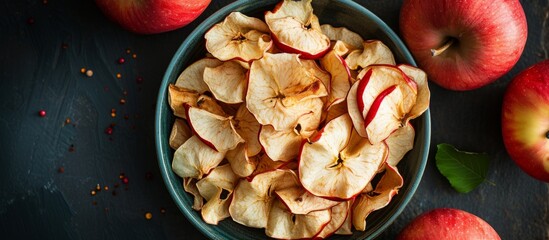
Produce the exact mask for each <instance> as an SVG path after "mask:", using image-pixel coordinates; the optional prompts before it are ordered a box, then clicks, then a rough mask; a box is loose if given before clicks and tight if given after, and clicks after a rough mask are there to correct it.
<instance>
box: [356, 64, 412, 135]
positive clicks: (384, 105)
mask: <svg viewBox="0 0 549 240" xmlns="http://www.w3.org/2000/svg"><path fill="white" fill-rule="evenodd" d="M359 77H360V78H361V80H360V81H357V82H355V83H354V84H353V86H352V87H351V89H350V90H349V94H348V95H347V108H348V111H349V115H350V116H351V119H352V121H353V125H354V127H355V129H356V130H357V132H358V133H359V134H360V135H361V136H362V137H367V138H368V139H369V140H370V142H371V143H378V142H381V141H383V140H384V139H386V138H387V137H388V136H389V135H390V134H391V133H392V132H393V131H395V130H396V129H398V128H399V127H402V126H404V125H405V124H406V121H407V117H408V113H409V112H410V110H411V109H412V108H413V106H414V105H415V103H416V97H417V85H416V84H415V82H414V81H413V80H411V79H410V78H408V77H407V76H406V75H405V74H404V73H403V72H402V71H401V70H400V69H398V68H396V67H394V66H389V65H372V66H370V67H368V68H365V69H363V70H362V71H361V73H360V74H359Z"/></svg>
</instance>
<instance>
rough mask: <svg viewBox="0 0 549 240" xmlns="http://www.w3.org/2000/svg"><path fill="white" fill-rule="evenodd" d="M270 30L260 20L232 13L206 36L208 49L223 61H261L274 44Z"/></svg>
mask: <svg viewBox="0 0 549 240" xmlns="http://www.w3.org/2000/svg"><path fill="white" fill-rule="evenodd" d="M268 33H269V28H268V27H267V25H266V24H265V23H264V22H263V21H261V20H260V19H258V18H253V17H248V16H246V15H244V14H242V13H240V12H232V13H231V14H229V16H227V17H226V18H225V20H224V21H223V22H221V23H218V24H216V25H214V26H213V27H212V28H211V29H210V30H209V31H208V32H206V34H205V35H204V38H206V49H207V50H208V52H210V53H211V54H212V55H213V56H214V57H216V58H217V59H219V60H221V61H228V60H233V59H235V60H240V61H243V62H250V61H252V60H256V59H260V58H261V57H262V56H263V53H265V52H266V51H267V50H268V49H269V48H270V47H271V44H272V41H271V39H270V37H269V35H268Z"/></svg>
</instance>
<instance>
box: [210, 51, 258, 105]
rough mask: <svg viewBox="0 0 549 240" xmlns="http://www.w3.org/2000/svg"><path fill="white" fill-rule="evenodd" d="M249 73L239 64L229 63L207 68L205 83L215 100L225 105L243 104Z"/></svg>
mask: <svg viewBox="0 0 549 240" xmlns="http://www.w3.org/2000/svg"><path fill="white" fill-rule="evenodd" d="M247 72H248V70H246V69H245V68H243V67H242V66H241V65H240V64H239V63H238V62H236V61H228V62H224V63H223V64H221V65H219V66H217V67H214V68H209V67H206V69H204V82H205V83H206V84H207V86H208V88H209V89H210V91H211V92H212V94H213V95H214V97H215V99H217V100H219V101H222V102H225V103H241V102H244V96H245V93H246V87H247V84H248V81H247V76H246V74H247Z"/></svg>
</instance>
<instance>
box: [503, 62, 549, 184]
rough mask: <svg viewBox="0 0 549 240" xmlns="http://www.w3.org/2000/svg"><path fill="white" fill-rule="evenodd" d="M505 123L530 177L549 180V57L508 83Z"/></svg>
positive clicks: (514, 154) (510, 145) (513, 152)
mask: <svg viewBox="0 0 549 240" xmlns="http://www.w3.org/2000/svg"><path fill="white" fill-rule="evenodd" d="M501 125H502V126H501V127H502V134H503V143H505V148H506V149H507V152H508V153H509V155H510V156H511V158H512V159H513V160H514V161H515V162H516V163H517V165H519V167H520V168H522V170H524V171H525V172H526V173H528V174H529V175H530V176H532V177H534V178H537V179H539V180H541V181H545V182H549V59H548V60H544V61H542V62H539V63H537V64H535V65H533V66H531V67H530V68H527V69H525V70H524V71H522V72H521V73H519V74H518V75H517V76H516V77H515V78H514V79H513V80H512V81H511V83H510V84H509V85H508V86H507V90H506V92H505V96H504V97H503V109H502V121H501Z"/></svg>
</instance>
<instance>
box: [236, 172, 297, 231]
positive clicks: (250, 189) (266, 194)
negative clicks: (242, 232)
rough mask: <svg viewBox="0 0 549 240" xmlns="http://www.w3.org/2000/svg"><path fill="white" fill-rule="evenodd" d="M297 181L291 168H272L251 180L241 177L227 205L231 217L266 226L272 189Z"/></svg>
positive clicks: (240, 221) (246, 224) (243, 223)
mask: <svg viewBox="0 0 549 240" xmlns="http://www.w3.org/2000/svg"><path fill="white" fill-rule="evenodd" d="M298 185H299V181H298V179H297V176H296V175H295V173H294V172H293V171H291V170H274V171H269V172H265V173H262V174H258V175H256V176H255V177H254V178H253V179H252V180H251V181H248V180H246V179H241V180H240V181H239V182H238V184H237V186H236V188H235V190H234V192H233V200H232V202H231V205H230V206H229V213H230V214H231V217H232V219H233V220H234V221H235V222H237V223H240V224H242V225H244V226H248V227H256V228H264V227H266V226H267V221H268V219H269V212H270V211H271V207H272V203H273V200H275V199H276V198H275V196H274V191H276V190H279V189H283V188H288V187H294V186H298Z"/></svg>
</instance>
